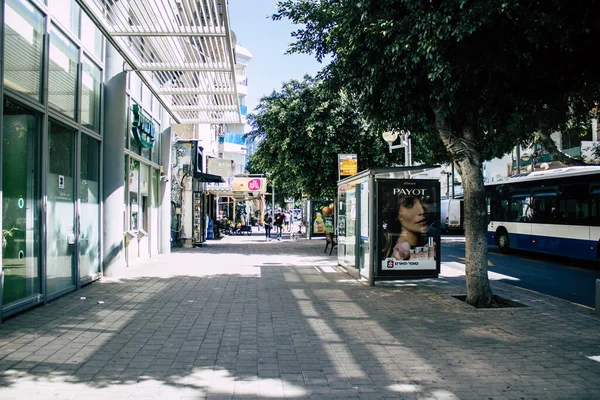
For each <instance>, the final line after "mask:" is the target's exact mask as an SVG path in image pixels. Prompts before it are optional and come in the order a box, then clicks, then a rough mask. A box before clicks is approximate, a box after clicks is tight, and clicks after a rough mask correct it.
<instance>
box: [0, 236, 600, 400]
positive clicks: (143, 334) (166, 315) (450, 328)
mask: <svg viewBox="0 0 600 400" xmlns="http://www.w3.org/2000/svg"><path fill="white" fill-rule="evenodd" d="M324 245H325V243H324V241H322V240H311V241H308V240H300V241H297V242H290V241H286V240H284V241H283V242H276V241H273V242H268V243H267V242H264V239H263V237H262V236H259V234H255V235H254V236H233V237H228V238H225V239H223V240H220V241H211V242H210V243H209V245H208V246H206V247H203V248H197V249H185V250H180V251H178V252H176V253H173V254H171V255H168V256H161V257H158V258H155V259H152V260H149V261H147V262H144V263H143V264H140V265H137V266H135V267H132V268H130V269H129V271H128V274H127V276H126V277H123V278H121V279H103V280H102V281H100V282H96V283H94V284H91V285H89V286H87V287H85V288H84V289H82V290H80V291H78V292H74V293H72V294H70V295H67V296H65V297H62V298H60V299H58V300H56V301H54V302H52V303H50V304H49V305H47V306H45V307H40V308H37V309H35V310H32V311H29V312H27V313H24V314H22V315H20V316H17V317H14V318H12V319H10V320H8V321H6V322H5V323H4V324H3V325H0V398H1V399H4V398H11V399H12V398H23V399H31V398H35V399H49V398H58V399H68V398H74V399H86V398H98V399H99V398H103V399H104V398H113V399H125V398H131V399H141V398H161V399H163V398H164V399H171V398H172V399H179V398H185V399H202V398H209V399H230V398H233V399H257V398H260V399H277V398H286V399H309V398H310V399H329V398H343V399H345V398H361V399H372V398H393V399H494V400H500V399H598V398H600V362H597V361H594V360H592V359H590V358H589V356H599V355H600V318H598V317H597V316H595V315H594V313H593V310H590V309H587V308H582V307H578V306H575V305H573V304H570V303H567V302H563V301H560V300H557V299H553V298H550V297H547V296H543V295H539V294H536V293H533V292H530V291H526V290H522V289H519V288H516V287H512V286H509V285H506V284H503V283H500V282H496V281H493V282H492V285H493V288H494V292H495V293H496V294H499V295H501V296H503V297H507V298H511V299H514V300H517V301H519V302H521V303H523V304H525V305H527V306H528V307H524V308H518V309H497V310H477V309H473V308H471V307H470V306H468V305H466V304H464V303H463V302H461V301H459V300H456V299H455V298H453V297H452V295H455V294H462V293H464V278H463V277H462V276H461V274H459V273H457V270H456V269H455V268H449V267H444V268H443V271H442V272H443V275H444V277H442V278H440V279H431V280H418V281H404V282H389V283H378V284H377V286H376V287H374V288H372V287H368V286H367V285H365V284H363V283H361V282H357V281H356V280H354V279H352V278H351V277H349V276H348V275H347V274H345V273H344V272H343V270H342V269H341V268H338V267H337V266H336V264H337V263H336V257H335V255H332V256H329V255H328V254H324V253H323V249H324ZM334 254H335V252H334ZM82 297H85V299H81V298H82ZM99 301H103V302H104V303H103V304H98V302H99Z"/></svg>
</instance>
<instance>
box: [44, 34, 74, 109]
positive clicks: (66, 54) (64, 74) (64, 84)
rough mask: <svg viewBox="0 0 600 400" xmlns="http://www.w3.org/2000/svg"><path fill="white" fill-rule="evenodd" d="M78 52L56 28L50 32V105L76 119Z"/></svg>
mask: <svg viewBox="0 0 600 400" xmlns="http://www.w3.org/2000/svg"><path fill="white" fill-rule="evenodd" d="M78 56H79V53H78V50H77V47H75V45H73V43H71V42H70V41H69V40H68V39H67V38H66V37H65V36H64V35H63V34H62V33H60V32H59V31H58V29H57V28H56V27H54V26H53V27H52V31H51V32H50V63H49V68H50V73H49V77H48V104H49V105H50V106H51V107H52V108H54V109H56V110H57V111H59V112H61V113H63V114H65V115H67V116H68V117H70V118H75V93H76V88H77V61H78Z"/></svg>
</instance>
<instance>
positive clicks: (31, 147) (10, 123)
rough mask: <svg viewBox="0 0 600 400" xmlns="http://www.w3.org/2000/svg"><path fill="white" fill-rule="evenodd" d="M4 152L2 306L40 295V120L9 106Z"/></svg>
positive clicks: (8, 102)
mask: <svg viewBox="0 0 600 400" xmlns="http://www.w3.org/2000/svg"><path fill="white" fill-rule="evenodd" d="M2 123H3V137H2V140H3V148H2V210H3V212H2V271H3V273H4V283H3V288H4V290H3V292H2V304H4V305H6V304H10V303H13V302H15V301H17V300H22V299H25V298H27V297H30V296H33V295H36V294H40V293H41V280H40V264H39V259H40V242H39V234H40V191H39V178H40V177H39V171H40V170H41V168H40V165H39V159H40V157H39V155H40V140H39V138H40V129H41V128H40V117H39V116H38V115H37V114H35V113H34V112H33V111H30V110H28V109H26V108H24V107H21V106H20V105H18V104H17V103H14V102H12V101H10V100H8V99H6V100H5V101H4V119H3V121H2Z"/></svg>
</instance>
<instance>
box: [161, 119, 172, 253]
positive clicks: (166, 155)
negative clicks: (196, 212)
mask: <svg viewBox="0 0 600 400" xmlns="http://www.w3.org/2000/svg"><path fill="white" fill-rule="evenodd" d="M161 126H162V124H161ZM172 146H173V141H172V140H171V126H169V127H168V128H167V129H165V130H163V131H162V132H161V134H160V165H161V167H162V169H163V171H164V176H165V179H164V180H163V179H161V180H160V194H159V196H160V199H159V204H160V213H159V215H160V222H159V226H160V228H159V229H160V243H159V250H158V251H159V252H160V253H161V254H169V253H171V179H172V176H173V175H172V173H171V169H172V167H171V147H172Z"/></svg>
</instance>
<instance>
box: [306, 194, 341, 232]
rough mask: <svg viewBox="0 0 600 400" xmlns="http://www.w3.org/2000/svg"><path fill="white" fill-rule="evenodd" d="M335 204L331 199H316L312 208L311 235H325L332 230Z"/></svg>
mask: <svg viewBox="0 0 600 400" xmlns="http://www.w3.org/2000/svg"><path fill="white" fill-rule="evenodd" d="M334 216H335V204H334V202H333V201H320V202H319V201H317V202H314V203H313V210H312V219H311V221H312V236H325V232H333V231H334V221H333V218H334Z"/></svg>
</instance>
